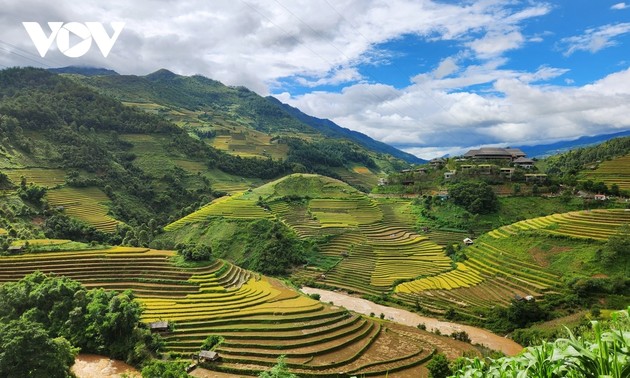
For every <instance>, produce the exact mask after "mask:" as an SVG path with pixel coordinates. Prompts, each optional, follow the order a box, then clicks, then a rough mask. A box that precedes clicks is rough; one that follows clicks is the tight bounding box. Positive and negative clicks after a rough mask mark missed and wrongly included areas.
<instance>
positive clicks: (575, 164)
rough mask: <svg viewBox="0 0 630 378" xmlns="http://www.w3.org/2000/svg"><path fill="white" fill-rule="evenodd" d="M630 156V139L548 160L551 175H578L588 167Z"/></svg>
mask: <svg viewBox="0 0 630 378" xmlns="http://www.w3.org/2000/svg"><path fill="white" fill-rule="evenodd" d="M627 154H630V137H623V138H615V139H611V140H609V141H606V142H604V143H601V144H598V145H596V146H592V147H584V148H578V149H575V150H571V151H569V152H566V153H563V154H560V155H555V156H551V157H549V158H547V159H546V160H547V163H548V169H547V171H548V172H549V173H555V174H558V173H563V174H577V173H578V172H579V171H581V170H582V169H584V168H587V166H588V165H591V164H594V163H597V162H601V161H604V160H610V159H612V158H616V157H620V156H623V155H627Z"/></svg>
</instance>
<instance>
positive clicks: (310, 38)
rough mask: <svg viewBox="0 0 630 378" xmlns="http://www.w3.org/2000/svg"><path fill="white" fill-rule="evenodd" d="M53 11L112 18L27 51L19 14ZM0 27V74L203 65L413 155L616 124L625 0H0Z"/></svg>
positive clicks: (622, 109) (624, 71) (629, 29)
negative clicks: (101, 43) (104, 44)
mask: <svg viewBox="0 0 630 378" xmlns="http://www.w3.org/2000/svg"><path fill="white" fill-rule="evenodd" d="M54 21H58V22H66V23H67V22H80V23H83V22H102V23H104V24H105V25H106V28H105V29H106V31H107V32H108V33H109V34H110V35H111V34H112V32H113V29H112V27H111V26H110V22H113V21H118V22H124V23H125V27H124V29H123V30H122V32H121V33H120V36H119V37H118V39H117V41H116V42H115V44H114V46H113V47H112V49H111V52H110V53H109V55H108V56H107V57H106V58H104V57H103V55H102V54H101V52H100V51H99V49H98V47H97V46H96V44H95V43H94V41H93V42H92V48H91V49H90V50H89V51H88V53H86V54H85V55H83V56H81V57H78V58H70V57H67V56H65V55H64V54H62V53H61V52H60V51H59V50H60V48H59V46H58V43H59V40H60V39H61V40H63V38H57V39H56V40H51V41H52V44H51V47H50V49H49V51H48V52H47V54H46V56H45V57H44V58H42V57H41V56H40V55H39V53H38V52H37V49H36V48H35V45H34V43H33V41H32V40H31V38H30V37H29V35H28V34H27V32H26V30H25V28H24V26H23V25H22V22H39V23H40V24H41V25H42V28H43V29H42V30H43V31H44V33H45V34H46V36H48V35H50V33H51V29H50V28H49V27H48V25H47V22H54ZM0 24H1V25H2V28H1V29H0V68H4V67H10V66H16V65H18V66H25V65H31V66H38V67H58V66H66V65H93V66H101V67H107V68H112V69H114V70H116V71H118V72H119V73H121V74H140V75H144V74H147V73H150V72H153V71H155V70H157V69H159V68H167V69H169V70H171V71H173V72H176V73H180V74H186V75H188V74H202V75H205V76H208V77H211V78H213V79H217V80H220V81H222V82H224V83H226V84H229V85H244V86H247V87H249V88H250V89H252V90H254V91H256V92H258V93H259V94H261V95H268V94H271V95H274V96H276V97H277V98H279V99H280V100H282V101H284V102H287V103H289V104H291V105H293V106H297V107H298V108H300V109H301V110H302V111H304V112H306V113H309V114H311V115H315V116H317V117H322V118H330V119H332V120H334V121H335V122H337V123H338V124H340V125H341V126H344V127H348V128H351V129H354V130H358V131H361V132H364V133H366V134H368V135H370V136H372V137H373V138H375V139H378V140H381V141H384V142H387V143H390V144H392V145H395V146H397V147H399V148H401V149H404V150H406V151H408V152H411V153H414V154H416V155H418V156H420V157H424V158H431V157H435V156H439V155H442V154H446V153H451V154H457V153H461V152H462V151H465V150H466V149H468V148H469V147H476V146H479V145H502V146H505V145H530V144H540V143H550V142H555V141H558V140H567V139H574V138H577V137H579V136H583V135H597V134H607V133H614V132H618V131H623V130H629V129H630V2H619V1H618V0H613V1H608V0H555V1H548V2H545V1H536V0H475V1H472V0H471V1H459V0H442V1H430V0H382V1H380V0H378V1H377V0H335V1H333V0H226V1H224V0H213V1H201V0H199V1H193V0H182V1H163V0H137V1H127V0H108V1H85V0H83V1H55V2H49V1H47V2H43V1H41V2H40V1H31V0H4V1H3V4H2V8H1V9H0ZM60 35H61V33H60ZM66 35H67V34H66ZM70 35H71V36H72V33H70ZM78 41H80V39H78V37H76V36H73V37H72V38H71V42H70V43H71V45H72V44H73V43H76V42H78ZM62 47H63V41H62Z"/></svg>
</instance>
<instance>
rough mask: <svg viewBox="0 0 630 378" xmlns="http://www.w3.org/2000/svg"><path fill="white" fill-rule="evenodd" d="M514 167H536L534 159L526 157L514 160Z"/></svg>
mask: <svg viewBox="0 0 630 378" xmlns="http://www.w3.org/2000/svg"><path fill="white" fill-rule="evenodd" d="M513 163H514V165H515V166H517V167H521V168H524V169H531V168H532V167H533V166H534V161H533V160H532V159H529V158H526V157H522V156H521V157H520V158H518V159H516V160H514V162H513Z"/></svg>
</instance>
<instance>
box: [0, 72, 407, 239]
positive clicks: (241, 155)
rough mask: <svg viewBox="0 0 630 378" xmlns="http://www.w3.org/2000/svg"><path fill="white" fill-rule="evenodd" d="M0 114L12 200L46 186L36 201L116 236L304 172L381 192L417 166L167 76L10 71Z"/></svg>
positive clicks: (196, 81) (32, 202)
mask: <svg viewBox="0 0 630 378" xmlns="http://www.w3.org/2000/svg"><path fill="white" fill-rule="evenodd" d="M121 100H122V101H121ZM158 104H159V105H158ZM0 114H1V115H2V117H1V118H0V129H1V130H2V135H3V138H2V140H0V170H1V172H2V174H3V176H2V177H6V178H7V179H6V182H5V183H2V187H0V189H2V190H3V191H4V194H5V195H7V196H14V198H16V199H25V198H26V197H28V196H26V195H22V196H20V193H21V192H20V190H21V191H22V192H26V190H27V189H28V188H29V187H30V185H31V184H32V185H33V193H31V194H36V193H35V192H34V190H35V189H37V188H45V189H46V193H45V194H44V195H43V197H42V196H41V195H39V197H42V198H35V197H32V198H30V197H29V198H27V199H26V201H27V202H28V206H34V207H35V208H38V209H37V210H35V211H41V210H42V209H44V208H46V207H47V206H50V207H51V208H53V209H56V210H57V211H60V212H62V213H65V214H66V215H68V216H70V217H73V218H76V219H78V220H80V221H81V222H85V223H86V224H88V225H90V226H92V227H95V228H96V229H97V230H100V231H104V232H108V233H111V232H114V231H115V230H116V226H117V225H118V224H123V223H126V224H128V225H131V226H134V227H135V226H138V225H141V224H148V223H149V221H151V220H152V219H153V220H154V221H156V222H157V223H158V224H160V225H163V224H166V223H168V222H169V221H170V220H173V219H177V218H179V217H181V216H182V215H185V214H187V213H189V212H191V211H194V210H195V209H196V208H198V207H199V206H201V205H202V204H204V203H207V202H208V201H210V200H212V199H213V198H216V197H219V196H221V195H224V194H226V193H239V192H242V191H245V190H247V189H249V188H251V187H256V186H259V185H261V184H262V183H264V182H265V181H268V180H271V179H274V178H277V177H281V176H283V175H285V174H289V173H292V172H319V173H324V174H327V175H329V176H333V177H337V178H339V179H342V180H346V181H347V182H349V183H351V184H352V185H354V186H356V187H359V188H361V189H363V190H369V188H370V187H371V186H372V185H374V184H375V183H376V180H377V177H378V175H379V174H381V172H382V170H383V169H393V168H392V167H394V165H396V166H398V165H404V164H405V163H404V162H403V161H401V160H396V159H394V158H391V157H387V156H384V155H382V154H378V153H376V152H373V151H369V150H366V149H365V148H363V147H361V146H359V145H358V144H355V143H354V142H352V141H350V140H348V139H332V138H324V136H323V134H321V133H319V132H318V131H317V130H315V129H313V128H312V127H310V126H308V125H306V124H304V123H302V122H301V121H299V120H297V119H296V118H294V117H293V116H291V115H290V114H288V113H286V112H285V111H283V110H282V109H281V108H279V107H278V106H276V105H275V104H272V103H270V102H269V101H268V100H267V99H265V98H262V97H260V96H258V95H256V94H255V93H253V92H251V91H249V90H247V89H245V88H231V87H226V86H224V85H223V84H221V83H218V82H216V81H213V80H210V79H207V78H203V77H200V76H195V77H181V76H177V75H174V74H172V73H170V72H168V71H165V70H162V71H158V72H155V73H153V74H151V75H147V76H144V77H136V76H119V75H106V76H98V75H97V76H89V77H88V76H81V75H76V74H63V75H60V74H52V73H50V72H47V71H43V70H38V69H32V68H15V69H5V70H2V71H0ZM22 178H24V181H23V180H22ZM20 188H21V189H20ZM42 193H43V191H42ZM29 196H30V195H29ZM40 199H41V200H43V202H41V201H40ZM124 236H125V234H124V233H122V234H121V235H120V238H119V239H118V241H121V240H122V238H124Z"/></svg>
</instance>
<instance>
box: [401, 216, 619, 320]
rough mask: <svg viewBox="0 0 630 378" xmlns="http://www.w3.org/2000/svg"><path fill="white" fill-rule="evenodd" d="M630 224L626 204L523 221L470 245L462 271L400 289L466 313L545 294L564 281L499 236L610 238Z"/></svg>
mask: <svg viewBox="0 0 630 378" xmlns="http://www.w3.org/2000/svg"><path fill="white" fill-rule="evenodd" d="M629 223H630V211H627V210H624V209H611V210H590V211H575V212H569V213H563V214H554V215H549V216H545V217H540V218H533V219H528V220H524V221H520V222H517V223H514V224H511V225H508V226H504V227H501V228H498V229H496V230H493V231H491V232H489V233H488V234H487V235H488V238H482V239H480V240H481V241H477V242H476V243H475V244H474V245H473V246H471V247H468V248H467V249H466V255H467V256H468V260H466V262H464V263H459V264H458V266H457V269H456V270H453V271H448V272H445V273H442V274H438V275H432V276H429V277H423V278H420V279H417V280H414V281H411V282H406V283H403V284H401V285H398V286H397V287H396V288H395V294H396V296H398V297H399V298H401V299H403V300H405V301H406V302H408V303H414V304H417V305H420V306H422V307H425V308H427V309H429V310H433V311H436V312H440V311H444V310H445V309H447V308H449V307H458V308H459V311H460V312H461V313H465V314H468V315H469V316H471V317H474V316H476V315H475V311H474V309H475V308H476V307H481V308H488V307H492V306H494V305H497V304H507V303H509V300H510V299H511V298H513V297H514V296H515V295H520V296H523V297H524V296H527V295H532V296H534V297H537V296H541V295H543V294H544V293H545V292H546V291H548V290H549V289H550V288H552V287H553V286H554V285H555V284H556V283H557V281H558V277H557V276H555V275H554V274H551V273H549V272H547V271H546V270H545V269H544V268H542V267H540V266H538V265H536V264H533V263H529V262H526V261H523V260H522V259H520V258H519V257H518V256H516V255H515V254H513V253H511V252H510V251H509V250H506V249H500V248H497V247H496V246H493V245H492V240H493V239H499V238H509V237H510V236H513V235H516V234H517V233H519V232H524V231H538V232H542V233H547V234H550V235H561V236H566V237H572V238H580V239H595V240H602V241H604V240H607V239H608V238H609V237H610V236H611V235H613V234H614V233H616V232H617V230H618V229H619V228H620V227H621V226H622V225H624V224H629Z"/></svg>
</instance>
